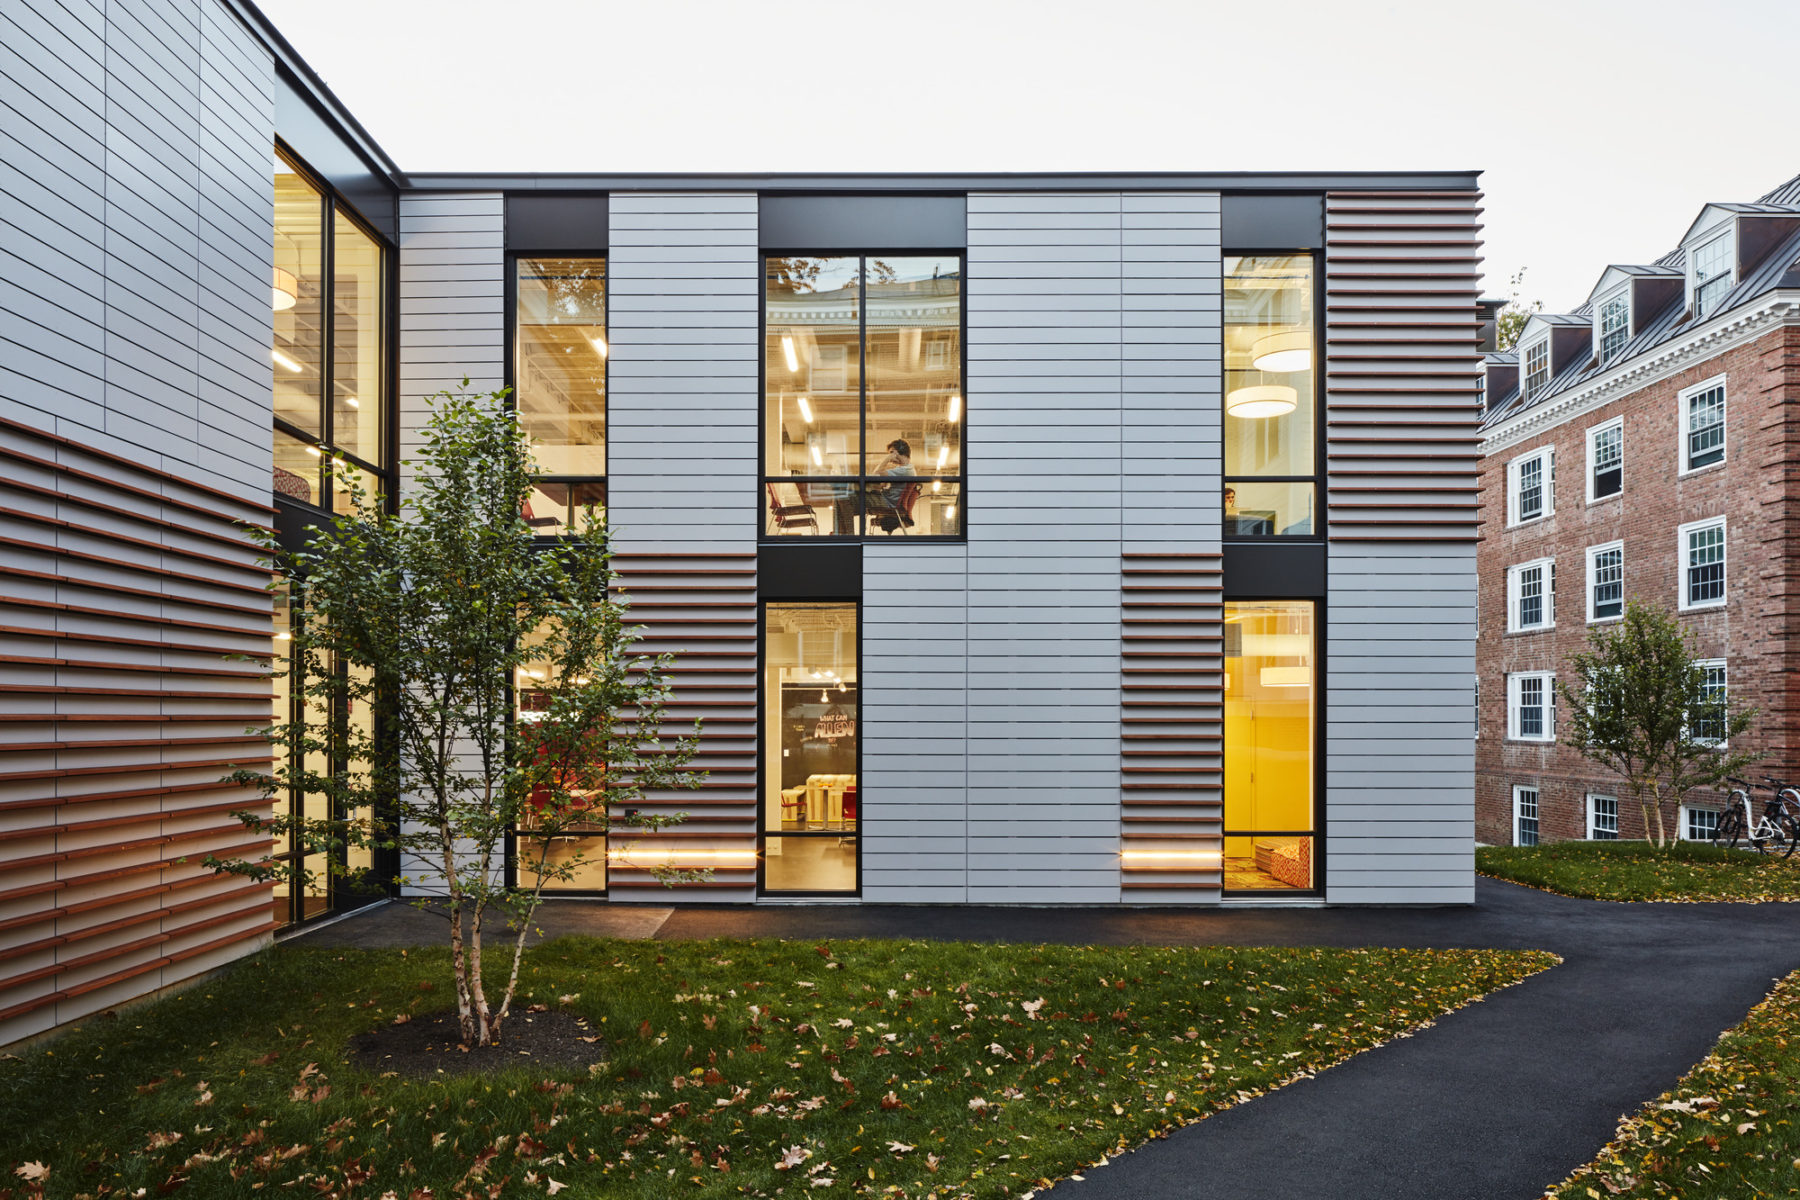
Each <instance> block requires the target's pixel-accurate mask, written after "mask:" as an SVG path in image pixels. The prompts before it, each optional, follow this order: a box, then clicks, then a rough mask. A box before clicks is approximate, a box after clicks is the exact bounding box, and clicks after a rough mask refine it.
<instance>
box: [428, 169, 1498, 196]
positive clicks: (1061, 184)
mask: <svg viewBox="0 0 1800 1200" xmlns="http://www.w3.org/2000/svg"><path fill="white" fill-rule="evenodd" d="M1480 176H1481V172H1480V171H1331V172H1316V171H1208V172H1187V171H1126V172H1103V171H1096V172H1083V171H1065V172H1056V171H985V172H968V173H954V174H944V173H928V172H921V173H917V174H914V173H908V172H837V173H824V174H810V173H805V172H741V173H729V172H665V173H622V174H585V173H576V172H566V173H565V172H544V173H504V172H494V173H482V172H472V173H471V172H448V171H412V172H405V173H402V174H401V176H400V178H399V182H400V185H401V187H402V188H405V189H407V190H412V191H596V192H629V191H665V190H669V191H734V192H743V191H754V192H871V191H877V192H949V193H956V192H970V191H990V190H994V189H996V188H1017V189H1022V190H1043V191H1140V190H1141V191H1164V190H1182V191H1207V192H1214V191H1217V192H1320V191H1386V190H1399V191H1475V190H1477V189H1478V187H1479V184H1478V182H1477V181H1478V180H1479V178H1480Z"/></svg>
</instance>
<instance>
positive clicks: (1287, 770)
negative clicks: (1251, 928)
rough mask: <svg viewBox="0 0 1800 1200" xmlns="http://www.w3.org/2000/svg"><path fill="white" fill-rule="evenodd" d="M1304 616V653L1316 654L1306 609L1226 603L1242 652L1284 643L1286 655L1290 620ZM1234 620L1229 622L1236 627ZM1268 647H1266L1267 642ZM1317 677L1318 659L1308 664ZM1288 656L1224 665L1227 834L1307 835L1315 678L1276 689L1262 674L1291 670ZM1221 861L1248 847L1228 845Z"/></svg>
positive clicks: (1306, 605)
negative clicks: (1281, 640)
mask: <svg viewBox="0 0 1800 1200" xmlns="http://www.w3.org/2000/svg"><path fill="white" fill-rule="evenodd" d="M1301 613H1304V622H1303V626H1302V627H1303V628H1304V630H1305V645H1306V646H1307V647H1308V648H1309V649H1312V648H1313V647H1314V643H1313V638H1312V619H1311V618H1312V604H1311V603H1310V602H1307V601H1288V602H1284V603H1282V604H1281V605H1280V606H1279V607H1277V606H1275V605H1273V604H1271V603H1268V602H1258V603H1254V604H1252V603H1231V604H1227V605H1226V606H1225V614H1226V619H1227V621H1233V622H1234V623H1235V624H1237V625H1239V627H1240V630H1241V632H1240V634H1239V640H1240V644H1241V647H1242V648H1244V649H1247V650H1254V649H1256V648H1257V643H1258V642H1265V639H1270V640H1272V639H1273V638H1275V637H1277V636H1279V637H1282V638H1284V639H1285V640H1286V641H1287V642H1288V643H1289V645H1288V646H1284V647H1283V648H1291V645H1292V643H1293V641H1294V640H1295V635H1294V634H1293V632H1292V629H1293V626H1294V625H1295V623H1296V622H1295V617H1296V616H1297V615H1299V614H1301ZM1234 618H1235V621H1234ZM1283 630H1285V631H1286V632H1285V633H1283V632H1281V631H1283ZM1265 644H1266V642H1265ZM1306 662H1307V666H1308V668H1309V670H1316V654H1312V653H1309V654H1308V655H1307V656H1306ZM1294 664H1295V657H1294V656H1293V655H1282V656H1273V655H1260V654H1254V653H1246V654H1240V655H1233V656H1229V657H1227V658H1226V660H1225V673H1226V676H1227V684H1226V688H1225V828H1226V829H1228V830H1230V829H1293V830H1310V829H1311V828H1312V827H1313V826H1312V813H1313V794H1312V793H1313V721H1314V704H1315V699H1314V698H1315V693H1316V691H1317V686H1316V685H1317V676H1316V674H1313V675H1312V679H1313V682H1312V683H1311V684H1309V685H1308V686H1305V687H1274V686H1268V685H1265V684H1264V683H1263V681H1262V672H1263V668H1264V667H1280V666H1286V667H1292V666H1293V665H1294ZM1225 853H1226V854H1227V855H1229V856H1233V857H1237V856H1248V855H1249V854H1250V853H1251V839H1249V838H1228V839H1227V840H1226V846H1225Z"/></svg>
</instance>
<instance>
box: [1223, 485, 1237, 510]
mask: <svg viewBox="0 0 1800 1200" xmlns="http://www.w3.org/2000/svg"><path fill="white" fill-rule="evenodd" d="M1225 515H1226V516H1228V517H1235V516H1237V489H1236V488H1226V489H1225Z"/></svg>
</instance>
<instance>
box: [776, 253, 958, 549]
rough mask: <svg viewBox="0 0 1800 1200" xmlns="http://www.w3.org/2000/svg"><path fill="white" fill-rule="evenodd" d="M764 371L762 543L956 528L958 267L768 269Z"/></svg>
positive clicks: (899, 263) (897, 262)
mask: <svg viewBox="0 0 1800 1200" xmlns="http://www.w3.org/2000/svg"><path fill="white" fill-rule="evenodd" d="M763 371H764V381H763V383H764V418H763V419H764V440H765V456H764V465H763V469H764V472H765V483H764V487H765V490H766V492H767V499H768V503H769V519H768V532H769V533H771V534H775V535H780V536H796V535H798V536H810V537H820V536H823V537H856V536H879V537H892V536H894V535H896V534H898V535H902V536H923V537H930V536H949V535H954V534H955V533H956V532H957V530H958V529H959V528H960V524H959V522H958V518H957V515H956V511H957V504H958V498H959V496H960V494H961V486H960V477H961V475H962V468H963V463H962V429H963V385H962V261H961V259H960V258H954V257H932V258H909V257H899V256H896V257H891V258H888V257H884V258H874V257H871V258H794V257H783V258H770V259H768V260H767V261H766V289H765V295H764V354H763Z"/></svg>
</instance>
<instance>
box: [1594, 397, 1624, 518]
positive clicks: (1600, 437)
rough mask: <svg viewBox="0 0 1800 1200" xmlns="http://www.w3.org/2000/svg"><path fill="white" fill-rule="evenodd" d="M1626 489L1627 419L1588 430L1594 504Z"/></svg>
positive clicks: (1620, 418) (1611, 421) (1609, 422)
mask: <svg viewBox="0 0 1800 1200" xmlns="http://www.w3.org/2000/svg"><path fill="white" fill-rule="evenodd" d="M1624 490H1625V418H1624V417H1614V418H1613V419H1612V420H1610V421H1607V422H1606V423H1605V424H1602V425H1596V426H1594V427H1593V428H1592V429H1590V430H1588V431H1587V498H1588V503H1589V504H1592V503H1593V502H1594V501H1596V500H1605V499H1607V498H1608V497H1610V496H1616V495H1618V494H1619V493H1620V492H1622V491H1624Z"/></svg>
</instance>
